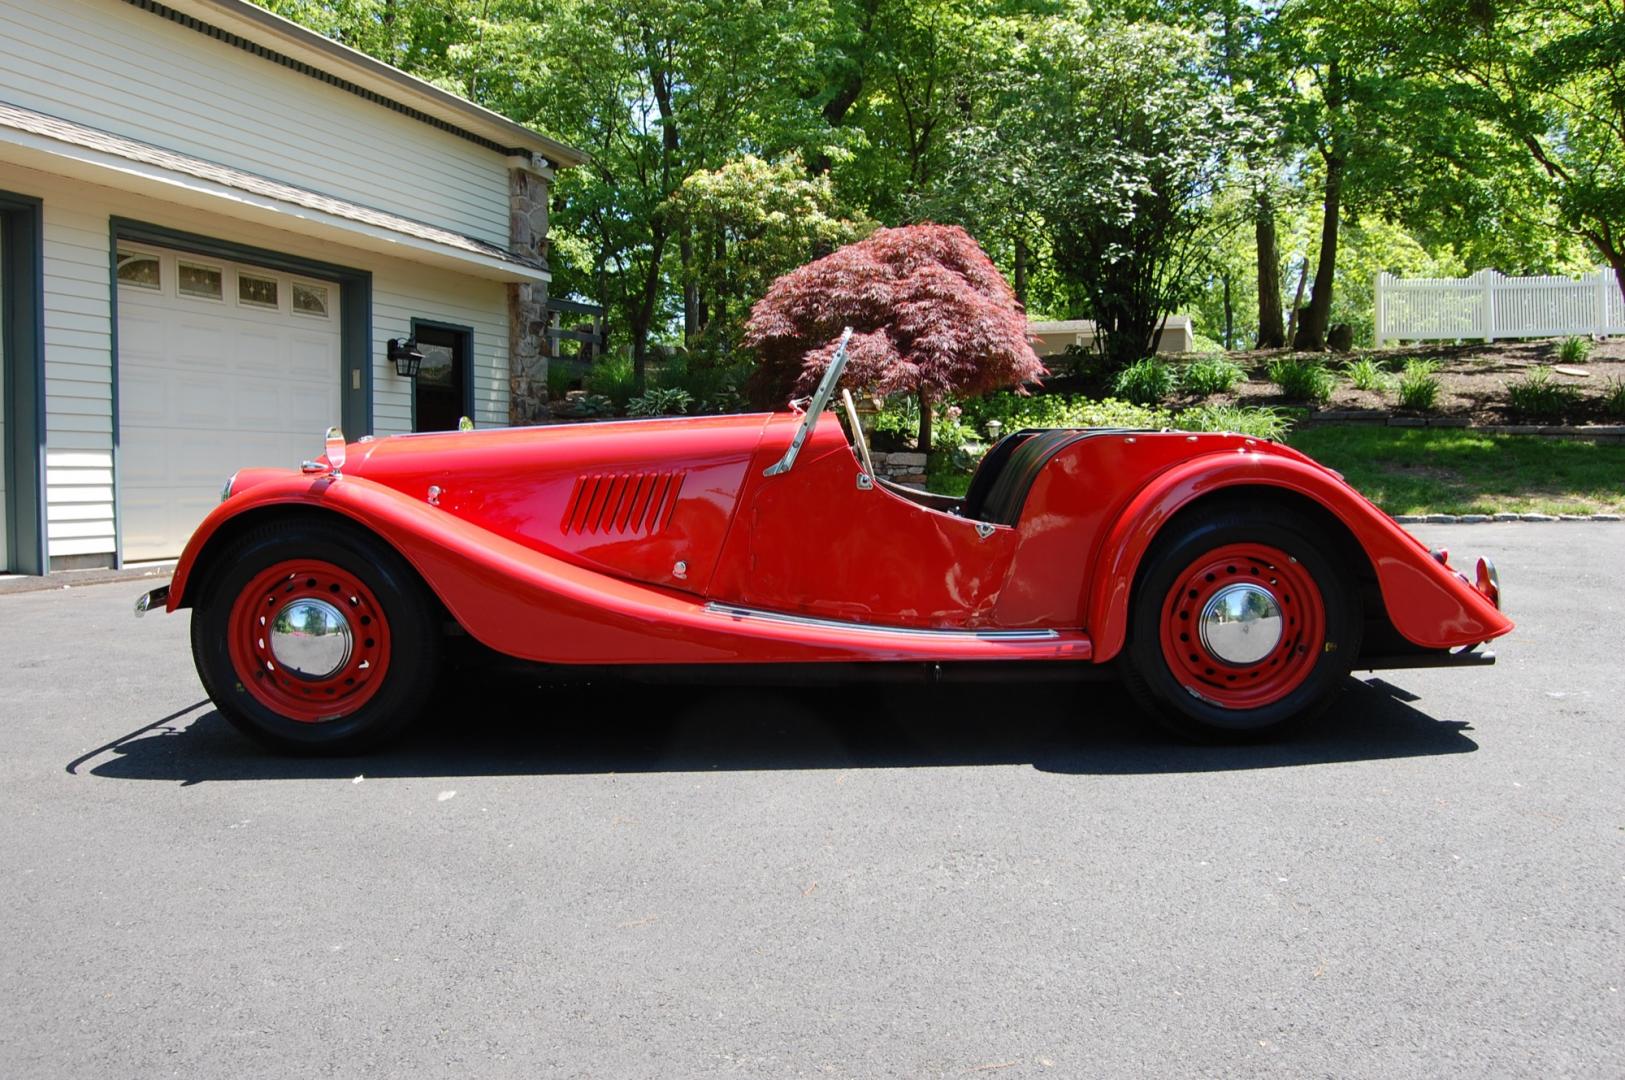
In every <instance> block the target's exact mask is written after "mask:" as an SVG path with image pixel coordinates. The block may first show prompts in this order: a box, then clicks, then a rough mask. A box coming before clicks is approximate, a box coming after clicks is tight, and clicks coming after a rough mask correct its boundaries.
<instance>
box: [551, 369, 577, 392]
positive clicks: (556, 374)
mask: <svg viewBox="0 0 1625 1080" xmlns="http://www.w3.org/2000/svg"><path fill="white" fill-rule="evenodd" d="M575 382H576V376H575V372H574V371H572V370H571V369H570V368H568V367H566V366H565V365H563V364H560V363H552V364H549V365H547V396H548V399H549V400H551V401H558V400H559V399H560V398H562V397H564V395H565V394H567V393H569V392H570V391H571V390H573V389H575Z"/></svg>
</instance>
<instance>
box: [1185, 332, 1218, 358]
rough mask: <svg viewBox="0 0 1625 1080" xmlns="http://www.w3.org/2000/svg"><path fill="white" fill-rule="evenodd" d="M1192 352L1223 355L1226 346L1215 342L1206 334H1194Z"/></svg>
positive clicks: (1192, 336) (1192, 335)
mask: <svg viewBox="0 0 1625 1080" xmlns="http://www.w3.org/2000/svg"><path fill="white" fill-rule="evenodd" d="M1191 352H1193V353H1220V354H1223V352H1224V346H1223V345H1221V344H1219V343H1218V342H1217V341H1214V340H1213V339H1212V338H1210V337H1208V336H1207V335H1206V334H1198V333H1194V332H1193V333H1192V334H1191Z"/></svg>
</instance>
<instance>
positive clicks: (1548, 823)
mask: <svg viewBox="0 0 1625 1080" xmlns="http://www.w3.org/2000/svg"><path fill="white" fill-rule="evenodd" d="M1419 531H1420V532H1421V533H1422V535H1423V536H1424V538H1425V539H1428V540H1429V541H1430V542H1434V543H1442V544H1445V545H1447V546H1449V547H1450V548H1452V549H1453V550H1458V549H1459V551H1460V552H1467V551H1481V552H1484V553H1487V554H1490V555H1492V556H1493V557H1494V558H1495V559H1496V560H1497V562H1498V563H1499V564H1500V567H1501V570H1502V577H1503V581H1504V582H1505V584H1506V588H1507V593H1508V601H1509V602H1508V607H1509V609H1510V611H1511V614H1512V615H1513V617H1514V618H1515V619H1517V620H1518V621H1519V624H1520V625H1519V629H1518V631H1517V632H1516V634H1515V635H1514V636H1513V637H1512V638H1511V639H1510V640H1508V641H1506V642H1505V643H1504V644H1503V645H1502V646H1501V648H1500V650H1499V651H1500V654H1501V658H1502V659H1501V663H1500V665H1498V666H1497V667H1495V668H1492V669H1488V670H1476V671H1459V672H1439V671H1418V672H1395V673H1388V674H1386V675H1384V676H1382V677H1381V678H1378V677H1374V676H1370V675H1367V676H1364V677H1363V678H1362V679H1360V680H1359V681H1356V682H1353V683H1351V685H1350V687H1349V690H1348V692H1347V693H1346V694H1345V695H1344V700H1343V701H1342V702H1341V703H1340V704H1339V706H1338V707H1337V708H1336V709H1335V710H1334V711H1333V713H1332V714H1331V715H1330V716H1328V717H1327V718H1326V719H1325V720H1324V721H1322V722H1320V723H1318V724H1316V725H1315V726H1314V727H1313V728H1311V729H1310V730H1308V731H1306V732H1304V733H1303V734H1301V735H1300V736H1298V737H1296V738H1294V739H1292V740H1291V741H1288V742H1284V743H1280V744H1276V745H1268V746H1262V747H1253V748H1246V749H1207V748H1192V747H1188V746H1183V745H1180V744H1177V743H1173V742H1170V741H1168V740H1167V739H1165V738H1163V737H1162V736H1160V735H1157V734H1155V733H1152V732H1150V731H1147V730H1146V729H1144V728H1143V727H1142V726H1140V724H1139V722H1138V721H1137V720H1136V719H1135V718H1134V717H1133V716H1132V713H1131V711H1130V709H1129V707H1128V705H1127V703H1126V701H1125V699H1124V698H1123V696H1122V695H1121V694H1120V693H1119V692H1118V691H1117V690H1116V689H1115V688H1113V687H1109V686H1104V687H1103V686H1089V687H1082V688H1076V687H1065V686H1054V685H1005V686H994V687H974V688H965V687H954V688H947V689H934V690H922V689H919V688H909V687H884V688H874V687H866V688H850V689H845V690H834V689H831V690H817V691H807V690H779V689H767V690H762V689H736V690H699V689H658V690H649V689H641V688H637V687H629V686H616V685H594V686H587V687H568V688H558V687H554V688H547V689H543V690H540V691H536V692H530V693H521V692H516V691H515V690H514V689H512V688H502V689H495V688H493V687H490V686H481V685H466V686H461V687H453V688H451V689H449V690H448V691H447V692H445V693H444V694H443V695H442V700H441V701H440V703H439V705H438V707H437V710H436V711H437V714H438V718H437V721H436V722H435V723H434V724H432V725H431V726H429V727H428V728H426V729H425V730H423V731H421V732H420V733H418V734H416V735H415V736H414V737H413V738H412V739H411V740H410V741H409V742H408V743H407V744H405V745H403V746H401V747H399V748H397V749H395V750H392V751H390V752H387V753H384V754H381V755H378V756H374V757H370V758H364V759H354V760H348V761H340V762H333V761H317V762H310V761H293V760H286V759H281V758H276V757H270V756H266V755H265V754H263V753H261V752H260V751H258V750H256V749H255V748H253V747H252V746H250V745H249V744H247V743H246V742H244V741H242V740H241V739H240V738H239V737H238V736H236V735H235V734H234V733H233V732H232V731H231V730H230V729H229V728H228V727H227V726H226V725H225V723H224V722H223V721H221V720H220V718H219V717H218V716H217V715H215V714H214V712H213V711H212V709H211V708H210V707H209V705H208V704H207V702H205V701H204V700H203V693H202V691H201V689H200V687H199V685H198V681H197V678H196V676H195V675H194V674H193V671H192V667H191V661H190V658H189V656H188V654H187V648H186V631H187V619H186V616H184V615H181V616H178V617H163V616H157V617H149V618H148V619H146V620H144V621H141V622H137V621H136V620H134V619H133V618H132V617H131V615H130V604H131V602H132V601H133V599H134V597H135V595H136V594H137V593H138V592H140V591H142V590H143V589H145V588H147V587H149V584H148V583H140V584H123V585H120V584H111V585H96V586H87V587H84V588H77V589H71V590H65V591H55V592H36V593H26V594H21V595H11V596H0V656H3V658H4V666H3V668H0V691H3V693H0V701H3V702H4V706H3V713H4V716H5V729H6V733H7V735H8V745H7V749H6V753H5V754H4V756H3V758H0V857H3V866H4V882H5V885H4V891H3V893H0V994H3V995H4V997H3V1000H4V1002H5V1008H4V1011H3V1014H0V1075H4V1076H9V1077H30V1078H40V1077H57V1076H74V1077H78V1076H84V1077H89V1076H97V1077H102V1076H116V1077H145V1076H160V1075H162V1076H171V1075H174V1076H200V1077H227V1076H229V1077H249V1076H279V1077H286V1076H314V1075H337V1076H350V1075H380V1076H403V1077H438V1076H479V1077H491V1076H524V1077H553V1076H560V1077H576V1076H581V1077H589V1076H590V1077H610V1078H633V1077H689V1076H708V1075H730V1076H749V1077H777V1076H819V1077H822V1076H837V1077H865V1078H866V1077H889V1076H902V1077H934V1076H980V1075H992V1076H998V1077H1001V1078H1002V1077H1022V1076H1055V1077H1085V1076H1101V1077H1125V1076H1158V1077H1166V1076H1195V1075H1203V1076H1251V1075H1269V1076H1291V1077H1302V1076H1310V1075H1313V1076H1365V1077H1405V1076H1452V1077H1456V1076H1475V1077H1476V1076H1531V1077H1535V1076H1539V1077H1553V1076H1587V1077H1618V1076H1621V1075H1625V937H1622V931H1625V653H1622V651H1621V638H1622V636H1625V526H1620V525H1605V524H1596V525H1588V524H1579V523H1562V524H1555V525H1531V524H1519V525H1504V526H1503V525H1478V526H1455V527H1444V528H1434V529H1431V530H1428V529H1421V530H1419Z"/></svg>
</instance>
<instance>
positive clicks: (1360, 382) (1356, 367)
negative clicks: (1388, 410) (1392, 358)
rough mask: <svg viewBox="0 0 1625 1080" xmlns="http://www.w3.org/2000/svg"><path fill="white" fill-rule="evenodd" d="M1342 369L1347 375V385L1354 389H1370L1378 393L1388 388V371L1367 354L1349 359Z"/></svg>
mask: <svg viewBox="0 0 1625 1080" xmlns="http://www.w3.org/2000/svg"><path fill="white" fill-rule="evenodd" d="M1343 371H1344V373H1345V374H1346V375H1348V378H1349V385H1350V386H1352V387H1354V389H1356V390H1371V391H1375V392H1376V393H1379V394H1380V393H1382V392H1384V391H1385V390H1387V389H1388V381H1389V380H1388V373H1387V372H1385V371H1383V369H1382V365H1381V364H1379V363H1377V362H1376V361H1375V360H1373V359H1371V357H1369V356H1359V357H1356V358H1354V359H1353V360H1350V361H1349V362H1348V364H1347V365H1345V367H1344V369H1343Z"/></svg>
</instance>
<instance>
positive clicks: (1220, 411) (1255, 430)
mask: <svg viewBox="0 0 1625 1080" xmlns="http://www.w3.org/2000/svg"><path fill="white" fill-rule="evenodd" d="M1174 426H1175V427H1176V428H1178V429H1180V430H1181V431H1234V432H1237V433H1238V434H1241V435H1251V436H1253V437H1254V438H1257V439H1279V438H1281V437H1282V436H1284V435H1285V434H1286V433H1287V429H1288V428H1290V427H1291V426H1292V425H1291V422H1290V421H1289V420H1288V419H1287V417H1286V415H1285V414H1283V413H1281V412H1280V411H1278V410H1276V409H1270V408H1250V409H1249V408H1243V407H1241V406H1240V405H1198V406H1196V407H1195V408H1193V409H1186V410H1185V411H1184V412H1182V413H1180V414H1179V415H1178V416H1176V417H1174Z"/></svg>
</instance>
